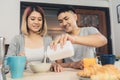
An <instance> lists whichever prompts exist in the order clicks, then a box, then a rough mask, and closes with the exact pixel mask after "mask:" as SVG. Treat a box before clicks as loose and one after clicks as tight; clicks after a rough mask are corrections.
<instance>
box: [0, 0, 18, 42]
mask: <svg viewBox="0 0 120 80" xmlns="http://www.w3.org/2000/svg"><path fill="white" fill-rule="evenodd" d="M16 34H19V1H18V0H0V36H2V37H5V38H6V43H9V42H10V40H11V39H12V38H13V36H14V35H16Z"/></svg>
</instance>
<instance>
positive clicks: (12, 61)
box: [7, 56, 26, 78]
mask: <svg viewBox="0 0 120 80" xmlns="http://www.w3.org/2000/svg"><path fill="white" fill-rule="evenodd" d="M7 64H8V66H9V69H10V74H11V78H22V77H23V72H24V69H25V65H26V57H25V56H10V57H8V58H7Z"/></svg>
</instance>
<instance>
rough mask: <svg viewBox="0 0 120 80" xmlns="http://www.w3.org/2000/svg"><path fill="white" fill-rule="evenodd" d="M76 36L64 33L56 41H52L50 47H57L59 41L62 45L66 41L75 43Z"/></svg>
mask: <svg viewBox="0 0 120 80" xmlns="http://www.w3.org/2000/svg"><path fill="white" fill-rule="evenodd" d="M75 39H76V36H71V35H69V34H63V35H61V36H58V37H57V38H56V39H55V40H54V41H52V42H51V44H50V47H51V49H56V46H57V44H58V43H59V44H60V45H61V47H63V46H64V44H65V43H66V41H68V40H69V41H71V43H75Z"/></svg>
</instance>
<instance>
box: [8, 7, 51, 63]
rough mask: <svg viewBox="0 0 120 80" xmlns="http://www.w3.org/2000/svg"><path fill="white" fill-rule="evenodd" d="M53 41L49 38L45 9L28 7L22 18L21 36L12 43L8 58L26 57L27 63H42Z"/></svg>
mask: <svg viewBox="0 0 120 80" xmlns="http://www.w3.org/2000/svg"><path fill="white" fill-rule="evenodd" d="M51 40H52V39H51V38H50V37H49V36H47V25H46V19H45V15H44V11H43V9H42V8H41V7H39V6H28V7H26V9H25V10H24V13H23V16H22V23H21V34H20V35H17V36H15V37H14V38H13V40H12V41H11V43H10V46H9V48H8V52H7V56H15V55H16V56H26V57H27V62H31V61H40V62H42V61H43V59H44V53H45V50H46V48H47V46H48V45H49V44H50V42H51Z"/></svg>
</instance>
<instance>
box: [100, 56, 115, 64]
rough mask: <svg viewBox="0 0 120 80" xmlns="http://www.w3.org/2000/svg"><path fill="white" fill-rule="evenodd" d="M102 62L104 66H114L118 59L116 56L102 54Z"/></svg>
mask: <svg viewBox="0 0 120 80" xmlns="http://www.w3.org/2000/svg"><path fill="white" fill-rule="evenodd" d="M100 60H101V64H102V65H106V64H114V63H115V60H116V57H115V55H114V54H101V55H100Z"/></svg>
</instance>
